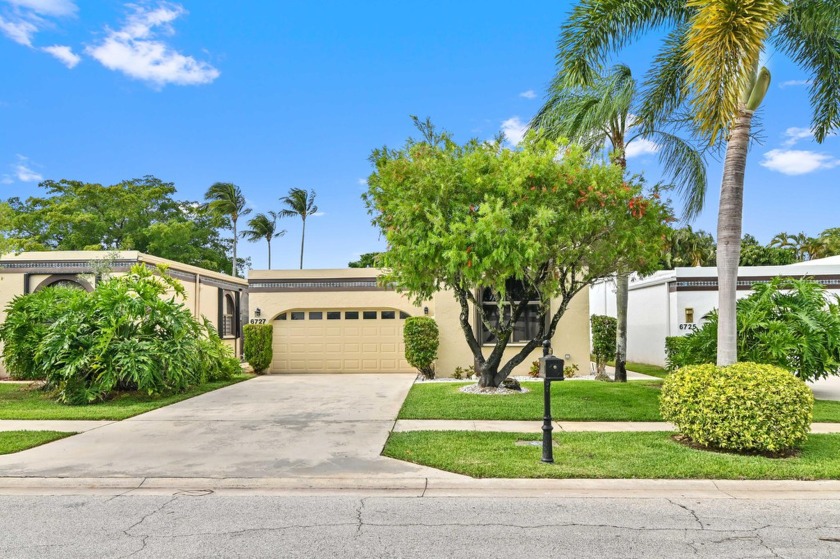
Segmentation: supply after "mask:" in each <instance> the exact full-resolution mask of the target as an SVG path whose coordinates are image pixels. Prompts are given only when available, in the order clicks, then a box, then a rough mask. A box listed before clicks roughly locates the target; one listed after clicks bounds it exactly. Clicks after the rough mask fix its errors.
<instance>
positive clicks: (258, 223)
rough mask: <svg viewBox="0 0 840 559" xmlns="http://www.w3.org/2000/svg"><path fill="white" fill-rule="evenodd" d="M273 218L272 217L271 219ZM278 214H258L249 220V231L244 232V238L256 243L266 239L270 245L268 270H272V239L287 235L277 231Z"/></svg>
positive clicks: (284, 231) (283, 230) (282, 231)
mask: <svg viewBox="0 0 840 559" xmlns="http://www.w3.org/2000/svg"><path fill="white" fill-rule="evenodd" d="M269 216H271V217H269ZM277 217H278V216H277V214H276V213H275V212H268V215H265V214H257V215H255V216H254V217H252V218H251V219H250V220H248V227H250V229H247V230H245V231H243V232H242V236H243V237H245V238H246V239H248V240H249V241H251V242H252V243H255V242H257V241H261V240H262V239H265V240H266V242H267V243H268V269H269V270H270V269H271V239H273V238H275V237H282V236H283V235H285V234H286V230H285V229H282V230H280V231H277Z"/></svg>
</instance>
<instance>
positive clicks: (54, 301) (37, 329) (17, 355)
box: [0, 287, 86, 380]
mask: <svg viewBox="0 0 840 559" xmlns="http://www.w3.org/2000/svg"><path fill="white" fill-rule="evenodd" d="M85 296H86V293H85V292H84V291H83V290H80V289H75V288H72V287H48V288H46V289H41V290H39V291H36V292H35V293H31V294H29V295H19V296H17V297H15V298H14V299H12V301H11V302H10V303H9V304H8V305H7V306H6V309H5V311H6V320H5V321H4V322H3V323H2V324H0V342H2V344H3V350H2V351H3V353H2V356H3V362H4V363H5V365H6V371H7V372H8V373H9V374H10V375H11V377H12V378H14V379H18V380H35V379H41V380H43V379H44V378H46V370H45V369H44V367H43V366H42V365H41V363H39V362H38V360H37V359H36V353H35V348H36V347H38V344H39V343H40V342H41V340H43V339H44V336H45V335H46V334H47V332H48V331H49V329H50V326H52V324H53V323H54V322H55V321H56V320H57V319H58V318H59V317H61V315H62V314H63V313H64V312H65V310H66V308H67V306H68V305H70V304H71V301H74V300H76V299H80V298H83V297H85Z"/></svg>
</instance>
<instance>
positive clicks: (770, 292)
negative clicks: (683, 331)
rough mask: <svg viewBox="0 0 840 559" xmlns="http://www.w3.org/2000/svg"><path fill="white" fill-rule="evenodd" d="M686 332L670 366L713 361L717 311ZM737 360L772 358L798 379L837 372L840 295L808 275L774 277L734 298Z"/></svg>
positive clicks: (839, 362)
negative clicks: (803, 276) (802, 276)
mask: <svg viewBox="0 0 840 559" xmlns="http://www.w3.org/2000/svg"><path fill="white" fill-rule="evenodd" d="M704 318H705V319H706V323H705V324H703V327H702V328H700V329H699V330H697V331H695V332H692V333H691V334H689V335H687V336H684V337H683V341H682V342H679V343H678V344H677V347H676V351H675V352H674V353H673V355H672V356H671V357H670V359H671V363H670V366H671V367H673V368H678V367H685V366H687V365H698V364H701V363H714V362H715V361H716V360H717V324H718V314H717V312H716V311H712V312H711V313H709V314H708V315H707V316H706V317H704ZM737 320H738V359H739V360H741V361H752V362H757V363H770V364H772V365H777V366H779V367H782V368H783V369H788V370H790V371H793V372H794V373H795V374H796V376H798V377H799V378H801V379H802V380H814V379H819V378H825V377H827V376H829V375H833V374H838V373H840V299H838V298H837V297H836V296H831V295H829V294H828V293H826V289H825V287H823V286H822V285H821V284H819V283H817V282H816V281H813V280H810V279H798V280H797V279H786V278H773V279H772V280H771V281H770V282H768V283H763V284H757V285H755V286H754V287H753V293H752V294H750V296H749V297H746V298H744V299H741V300H739V301H738V303H737Z"/></svg>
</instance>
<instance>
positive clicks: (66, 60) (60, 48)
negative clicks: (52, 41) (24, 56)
mask: <svg viewBox="0 0 840 559" xmlns="http://www.w3.org/2000/svg"><path fill="white" fill-rule="evenodd" d="M41 50H42V51H44V52H48V53H50V54H51V55H53V56H54V57H56V58H57V59H59V60H60V61H61V62H62V64H64V65H65V66H67V67H68V68H73V67H74V66H76V64H78V63H79V62H81V60H82V58H81V57H80V56H79V55H78V54H76V53H74V52H73V49H71V48H70V47H67V46H64V45H53V46H51V47H44V48H42V49H41Z"/></svg>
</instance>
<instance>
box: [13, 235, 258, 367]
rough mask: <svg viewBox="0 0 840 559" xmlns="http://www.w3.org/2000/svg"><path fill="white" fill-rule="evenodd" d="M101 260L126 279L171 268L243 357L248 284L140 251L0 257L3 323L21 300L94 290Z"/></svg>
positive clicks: (199, 310) (196, 310)
mask: <svg viewBox="0 0 840 559" xmlns="http://www.w3.org/2000/svg"><path fill="white" fill-rule="evenodd" d="M103 260H104V261H108V264H107V265H108V266H109V267H110V268H111V272H110V273H111V275H119V274H123V273H125V272H127V271H128V269H129V268H130V267H131V266H133V265H134V264H138V263H140V264H145V265H147V266H149V267H150V268H152V269H157V265H158V264H165V265H166V266H168V270H167V273H168V274H169V275H170V276H172V277H173V278H176V279H178V280H180V281H181V283H182V284H183V286H184V290H185V292H186V299H185V300H183V301H182V302H183V304H184V305H185V306H186V307H187V308H188V309H190V310H191V311H192V313H193V316H195V317H196V318H198V317H199V316H204V317H206V318H207V319H208V320H210V322H212V323H213V325H214V326H216V328H217V329H218V332H219V336H221V338H222V339H223V340H224V342H225V343H226V344H227V345H229V346H230V347H231V349H233V351H234V352H235V353H236V355H237V356H238V355H240V353H241V349H242V344H241V321H240V320H239V319H238V317H239V316H240V314H241V309H243V308H245V307H246V306H247V289H248V282H247V281H245V280H244V279H240V278H234V277H231V276H228V275H226V274H221V273H218V272H211V271H209V270H205V269H203V268H198V267H196V266H190V265H187V264H181V263H180V262H175V261H172V260H166V259H164V258H158V257H156V256H150V255H148V254H143V253H141V252H137V251H121V252H106V251H52V252H22V253H20V254H7V255H3V256H0V322H2V321H3V320H5V318H6V306H7V305H8V304H9V302H10V301H11V300H12V299H13V298H14V297H15V296H17V295H25V294H27V293H32V292H35V291H38V290H40V289H44V288H47V287H50V286H55V285H65V286H73V287H78V288H80V289H85V290H87V291H90V290H92V289H93V288H94V287H95V286H96V282H97V281H98V280H97V277H96V272H95V270H94V266H92V263H95V262H96V261H103ZM97 267H98V266H97ZM2 374H3V368H2V363H0V375H2Z"/></svg>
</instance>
